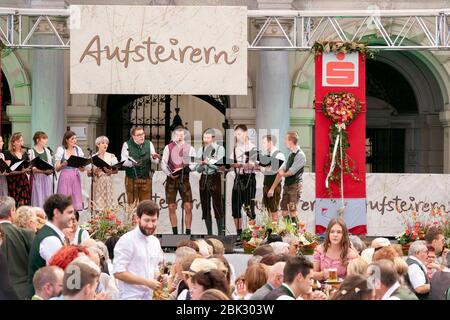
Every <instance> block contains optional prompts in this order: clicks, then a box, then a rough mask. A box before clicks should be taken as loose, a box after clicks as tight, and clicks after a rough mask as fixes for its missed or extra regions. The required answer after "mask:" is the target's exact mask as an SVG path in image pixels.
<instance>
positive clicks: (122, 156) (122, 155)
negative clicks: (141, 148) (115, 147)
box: [120, 141, 159, 167]
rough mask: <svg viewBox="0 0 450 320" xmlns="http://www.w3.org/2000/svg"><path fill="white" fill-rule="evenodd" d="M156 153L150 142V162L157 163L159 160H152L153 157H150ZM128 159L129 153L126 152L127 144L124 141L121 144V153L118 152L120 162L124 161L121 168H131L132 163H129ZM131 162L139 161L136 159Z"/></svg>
mask: <svg viewBox="0 0 450 320" xmlns="http://www.w3.org/2000/svg"><path fill="white" fill-rule="evenodd" d="M155 153H156V151H155V146H154V145H153V143H152V142H151V141H150V160H151V161H152V162H153V163H159V159H158V158H156V159H153V157H152V154H155ZM129 157H130V152H129V151H128V144H127V142H126V141H125V142H124V143H123V145H122V151H121V152H120V161H125V162H124V163H123V166H124V167H132V166H133V162H131V161H130V160H129V159H130V158H129ZM133 160H135V161H139V160H138V159H133Z"/></svg>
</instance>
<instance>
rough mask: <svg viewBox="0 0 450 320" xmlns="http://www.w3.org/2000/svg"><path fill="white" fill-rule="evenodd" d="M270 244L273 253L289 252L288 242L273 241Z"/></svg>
mask: <svg viewBox="0 0 450 320" xmlns="http://www.w3.org/2000/svg"><path fill="white" fill-rule="evenodd" d="M270 245H271V246H272V248H273V253H274V254H276V255H278V254H289V244H288V243H286V242H281V241H276V242H271V243H270Z"/></svg>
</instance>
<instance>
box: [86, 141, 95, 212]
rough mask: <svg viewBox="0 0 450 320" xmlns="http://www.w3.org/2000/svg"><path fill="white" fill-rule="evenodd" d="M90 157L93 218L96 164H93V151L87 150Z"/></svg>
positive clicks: (92, 210)
mask: <svg viewBox="0 0 450 320" xmlns="http://www.w3.org/2000/svg"><path fill="white" fill-rule="evenodd" d="M87 150H88V151H89V157H90V158H91V217H92V215H93V213H94V164H93V163H92V149H91V148H87Z"/></svg>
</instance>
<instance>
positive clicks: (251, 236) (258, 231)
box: [241, 220, 266, 253]
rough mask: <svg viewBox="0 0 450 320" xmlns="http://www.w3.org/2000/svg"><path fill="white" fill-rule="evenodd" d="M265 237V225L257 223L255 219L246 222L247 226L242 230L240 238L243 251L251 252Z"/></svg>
mask: <svg viewBox="0 0 450 320" xmlns="http://www.w3.org/2000/svg"><path fill="white" fill-rule="evenodd" d="M265 238H266V226H265V225H257V224H256V221H255V220H250V221H249V222H248V227H247V228H245V229H244V230H242V233H241V240H242V246H243V248H244V252H245V253H253V251H254V250H255V249H256V248H257V247H258V246H259V245H260V244H261V243H262V242H263V241H264V239H265Z"/></svg>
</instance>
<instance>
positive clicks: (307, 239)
mask: <svg viewBox="0 0 450 320" xmlns="http://www.w3.org/2000/svg"><path fill="white" fill-rule="evenodd" d="M318 240H319V236H318V235H317V234H315V233H312V232H309V231H305V232H304V233H303V234H301V235H300V236H299V243H300V252H301V253H302V254H303V255H312V254H313V253H314V249H316V247H317V245H318V244H319V242H318Z"/></svg>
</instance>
